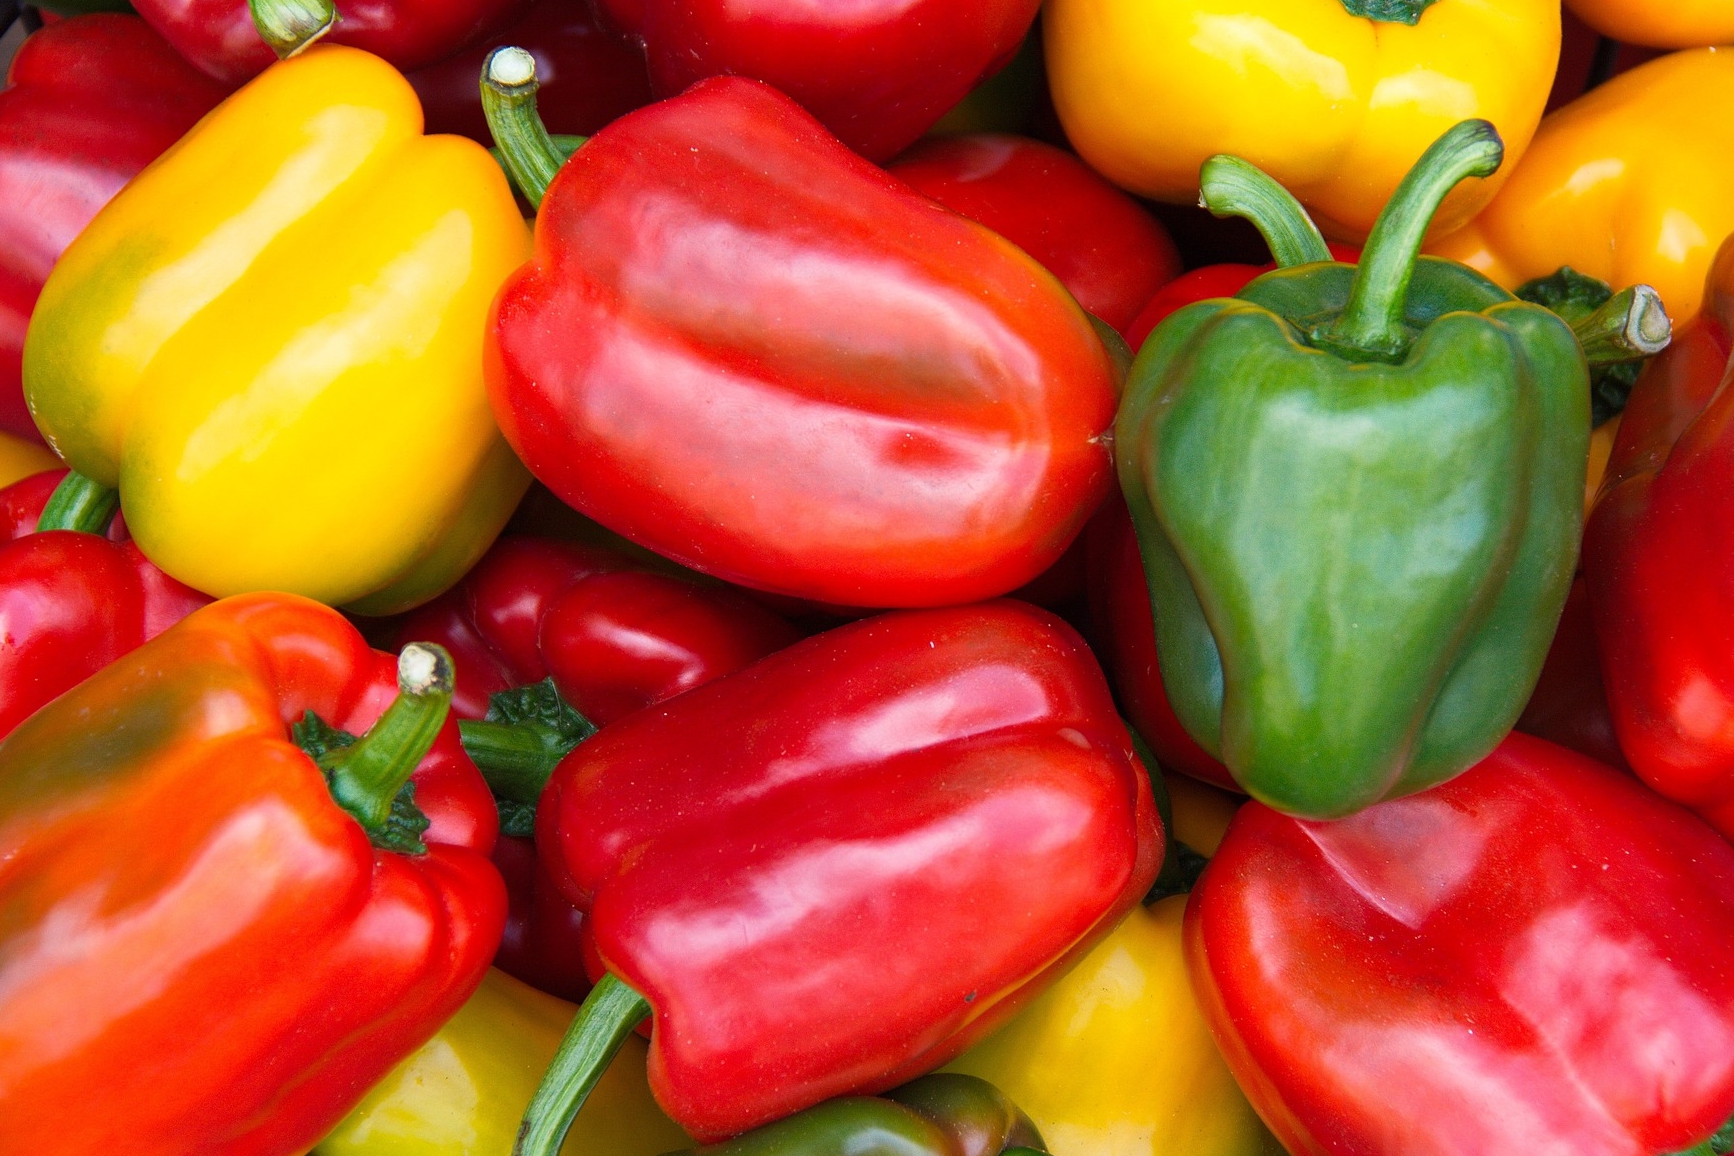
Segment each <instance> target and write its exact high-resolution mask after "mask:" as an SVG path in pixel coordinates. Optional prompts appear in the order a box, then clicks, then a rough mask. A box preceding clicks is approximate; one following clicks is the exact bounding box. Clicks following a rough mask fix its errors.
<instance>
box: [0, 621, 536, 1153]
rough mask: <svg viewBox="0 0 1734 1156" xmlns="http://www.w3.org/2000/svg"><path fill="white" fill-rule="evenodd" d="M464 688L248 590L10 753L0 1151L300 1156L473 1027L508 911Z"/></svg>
mask: <svg viewBox="0 0 1734 1156" xmlns="http://www.w3.org/2000/svg"><path fill="white" fill-rule="evenodd" d="M394 669H395V670H396V673H397V677H396V678H395V680H394V678H393V671H394ZM450 677H451V672H450V665H449V660H447V659H446V658H445V657H444V656H443V655H441V654H440V653H439V652H438V651H437V649H435V648H429V647H421V648H411V649H408V650H406V651H405V652H404V655H403V656H402V658H401V659H399V660H393V659H392V658H391V656H389V655H383V654H379V653H378V652H376V651H373V650H370V649H369V648H368V646H367V644H366V643H365V642H364V641H363V640H362V638H361V636H360V635H359V634H358V633H356V631H355V629H354V628H353V627H352V626H350V625H349V624H348V623H347V622H345V621H344V619H343V617H342V616H341V615H339V614H338V613H337V612H335V611H333V610H330V609H327V608H326V607H323V606H320V605H318V604H316V603H313V602H310V601H307V600H305V599H301V598H296V597H293V596H290V595H278V594H261V595H244V596H241V597H238V598H231V599H227V600H225V601H223V602H220V603H217V604H215V605H212V606H208V607H206V608H205V609H203V610H200V611H198V612H196V613H194V614H193V615H192V616H190V617H189V618H187V619H186V620H185V621H183V622H182V623H180V624H179V625H178V626H176V627H174V628H173V629H171V630H169V631H167V632H166V633H164V634H163V635H162V636H161V637H159V638H157V639H155V640H153V641H151V642H148V643H146V644H145V645H144V646H142V647H140V648H139V649H137V650H135V651H133V652H132V653H131V654H130V655H127V656H125V657H123V658H121V659H120V660H119V661H118V662H115V663H114V664H113V665H111V666H109V667H107V668H105V669H104V670H103V671H101V672H100V673H98V674H97V675H95V676H94V677H92V678H91V679H89V680H87V681H86V682H85V683H83V684H82V685H81V686H79V687H78V688H76V689H75V690H73V691H71V692H69V693H67V694H66V695H64V696H62V697H61V698H60V699H59V700H57V701H56V702H54V703H53V704H51V705H50V706H48V707H46V708H45V709H43V710H41V711H39V712H37V713H36V714H35V715H34V716H32V717H31V718H30V719H29V720H28V721H26V722H25V723H24V724H23V725H21V726H20V727H18V729H17V730H15V731H13V732H12V734H11V736H10V737H8V738H7V739H6V741H5V743H4V744H3V745H0V1040H4V1047H0V1151H4V1152H44V1153H46V1152H53V1153H55V1154H56V1156H99V1154H102V1156H107V1154H112V1153H119V1152H125V1153H127V1156H185V1154H186V1153H188V1152H201V1153H211V1154H212V1156H218V1154H221V1156H243V1154H246V1156H266V1154H273V1156H275V1154H281V1153H290V1152H300V1151H304V1150H306V1149H307V1148H308V1147H310V1146H311V1145H312V1144H314V1143H315V1142H317V1141H318V1140H319V1138H320V1137H321V1136H322V1135H324V1133H325V1132H326V1131H328V1130H329V1129H330V1128H331V1126H332V1125H334V1124H336V1123H337V1121H338V1120H339V1119H341V1118H342V1117H343V1115H344V1113H345V1112H347V1111H348V1110H349V1109H350V1108H351V1107H353V1106H354V1104H355V1102H356V1101H357V1100H359V1099H360V1097H361V1096H362V1094H363V1093H364V1092H365V1091H366V1090H367V1088H368V1086H369V1085H370V1084H372V1083H374V1082H375V1081H377V1080H378V1079H379V1078H380V1077H382V1076H383V1075H385V1073H386V1072H387V1071H389V1070H390V1068H391V1067H392V1065H393V1064H395V1063H397V1062H398V1061H400V1060H401V1059H403V1058H404V1057H405V1056H406V1055H408V1054H409V1053H410V1052H411V1051H413V1050H414V1049H415V1048H416V1047H418V1046H420V1045H421V1044H422V1043H423V1042H424V1041H426V1040H427V1038H428V1037H429V1036H431V1035H432V1034H433V1032H434V1030H435V1029H436V1028H437V1027H438V1026H439V1024H440V1023H441V1022H443V1021H444V1020H445V1018H446V1017H448V1016H449V1015H451V1014H452V1012H454V1011H456V1010H457V1008H458V1007H459V1006H460V1005H461V1004H462V1003H463V1001H464V1000H465V999H466V998H467V997H468V996H469V994H470V993H471V992H472V991H473V990H474V989H475V987H476V985H477V984H478V983H479V982H480V981H481V978H482V976H483V974H484V972H485V971H486V969H487V965H488V960H489V958H490V957H491V956H492V955H493V952H494V947H495V945H496V944H497V943H498V942H499V935H500V925H501V921H502V920H503V918H504V915H505V894H504V890H503V888H502V887H501V885H500V879H499V875H498V873H497V872H495V870H494V869H493V867H492V866H491V865H490V864H489V863H488V861H487V852H488V850H489V848H490V846H491V844H492V842H493V837H494V826H493V824H494V818H493V807H492V800H491V798H490V797H489V795H488V791H487V787H486V785H485V784H484V783H483V782H482V781H481V777H480V776H479V775H478V774H477V773H476V770H475V768H474V766H473V765H471V764H470V763H469V762H468V760H467V759H466V758H465V757H464V755H463V753H462V751H461V750H460V749H459V748H458V745H457V736H456V734H455V730H454V727H453V726H452V724H451V723H450V721H449V720H447V719H446V717H445V716H446V704H447V702H448V700H449V698H450V693H451V682H450ZM394 681H395V682H396V683H397V688H398V693H397V696H396V698H395V699H393V689H392V688H393V683H394ZM388 702H390V703H391V705H390V706H389V707H387V705H386V704H387V703H388ZM382 711H383V713H382ZM333 728H336V729H333ZM363 730H365V731H366V734H365V735H364V736H363V737H362V738H361V739H360V740H359V741H357V740H355V739H354V737H353V735H354V733H355V732H359V731H363ZM346 744H350V745H346ZM298 745H299V747H300V749H297V747H298ZM412 773H413V775H414V777H413V778H411V777H410V776H411V775H412ZM406 780H408V782H409V785H408V786H406V785H405V781H406ZM338 799H341V800H343V802H342V803H341V804H340V803H339V802H338V801H337V800H338Z"/></svg>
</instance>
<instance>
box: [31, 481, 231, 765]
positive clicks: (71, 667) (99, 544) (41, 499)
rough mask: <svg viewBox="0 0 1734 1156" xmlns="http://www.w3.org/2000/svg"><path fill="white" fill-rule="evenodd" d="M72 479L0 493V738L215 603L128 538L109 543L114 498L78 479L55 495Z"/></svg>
mask: <svg viewBox="0 0 1734 1156" xmlns="http://www.w3.org/2000/svg"><path fill="white" fill-rule="evenodd" d="M66 477H67V472H66V471H65V470H50V471H48V472H47V473H41V474H34V475H32V476H30V477H28V478H25V479H23V480H22V481H19V482H14V483H13V484H12V485H10V486H7V487H6V488H5V489H0V541H3V542H4V545H0V738H4V737H5V736H6V735H8V734H11V733H12V729H13V728H14V727H16V726H17V725H18V724H19V723H21V722H23V721H24V720H25V719H26V718H28V717H30V715H31V714H32V713H34V712H35V711H36V710H37V709H38V708H40V707H41V706H43V704H45V703H47V702H49V701H50V700H51V699H53V698H55V697H56V696H58V695H60V694H61V693H62V692H64V691H67V690H70V689H71V688H72V687H74V686H77V685H78V684H79V683H81V682H83V681H84V680H85V679H87V678H89V677H90V676H91V675H93V674H95V673H96V672H97V671H99V670H101V669H102V668H103V667H105V666H107V665H108V664H109V663H111V662H113V661H114V660H115V659H117V658H119V657H120V656H121V655H123V654H126V653H128V652H130V651H132V650H135V649H136V648H138V647H139V646H141V645H143V644H144V643H145V642H147V641H149V640H150V639H152V638H155V637H156V636H157V635H159V634H161V633H162V632H163V631H165V630H167V629H168V628H169V627H171V626H173V625H174V624H175V623H177V622H179V621H180V620H181V619H183V618H185V617H186V616H187V615H189V614H191V613H192V612H193V611H195V610H197V609H198V608H199V607H201V606H203V605H205V604H206V603H207V602H209V601H210V600H211V599H210V598H209V596H207V595H204V594H201V593H199V592H198V591H197V590H194V589H193V588H192V587H190V586H184V585H182V584H181V583H179V582H177V581H175V580H174V579H173V578H170V577H169V576H168V575H167V574H164V573H163V572H162V571H161V570H159V569H157V568H156V566H154V565H153V564H152V563H151V561H150V559H148V558H146V557H145V556H144V554H143V553H142V552H141V551H140V550H139V548H138V546H137V545H136V544H135V543H133V542H132V541H130V540H128V539H126V538H125V537H124V534H121V535H120V540H118V541H115V540H111V539H110V538H109V537H105V536H104V534H105V532H110V533H112V531H110V523H111V522H113V521H114V520H115V510H116V505H115V502H114V500H113V491H106V492H104V493H102V494H100V495H99V494H98V493H97V489H98V488H97V487H93V486H92V485H91V484H90V482H89V480H88V479H86V478H82V477H78V478H74V479H72V481H70V482H67V483H65V486H64V487H63V488H62V489H60V490H58V491H57V489H56V487H59V486H61V485H62V482H63V480H64V479H65V478H66ZM57 493H58V495H59V500H58V501H54V502H51V498H52V497H54V496H55V495H56V494H57ZM38 531H40V532H38Z"/></svg>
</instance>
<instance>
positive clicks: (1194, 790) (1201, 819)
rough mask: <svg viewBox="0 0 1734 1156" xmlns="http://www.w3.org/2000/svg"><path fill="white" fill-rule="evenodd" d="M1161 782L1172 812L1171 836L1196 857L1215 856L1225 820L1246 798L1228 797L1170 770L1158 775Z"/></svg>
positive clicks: (1219, 789) (1198, 781) (1219, 790)
mask: <svg viewBox="0 0 1734 1156" xmlns="http://www.w3.org/2000/svg"><path fill="white" fill-rule="evenodd" d="M1162 783H1163V785H1164V786H1165V787H1166V788H1167V789H1168V801H1169V806H1170V807H1171V808H1172V810H1173V817H1172V823H1171V826H1172V830H1173V835H1174V837H1175V838H1176V839H1178V840H1180V841H1181V842H1182V843H1184V844H1186V845H1187V846H1188V847H1190V848H1192V849H1193V850H1194V851H1196V852H1198V853H1199V854H1200V855H1205V856H1210V855H1214V854H1216V848H1217V847H1219V846H1221V844H1222V836H1223V835H1224V834H1226V833H1227V832H1228V823H1229V820H1231V819H1233V818H1234V813H1235V812H1236V811H1238V810H1239V809H1240V805H1241V804H1242V803H1244V802H1246V796H1245V795H1235V794H1230V793H1229V792H1227V791H1225V790H1223V789H1222V788H1221V787H1213V786H1211V785H1210V784H1209V783H1206V782H1203V781H1201V780H1199V779H1195V778H1193V777H1192V776H1191V775H1181V774H1175V773H1173V772H1170V771H1163V772H1162Z"/></svg>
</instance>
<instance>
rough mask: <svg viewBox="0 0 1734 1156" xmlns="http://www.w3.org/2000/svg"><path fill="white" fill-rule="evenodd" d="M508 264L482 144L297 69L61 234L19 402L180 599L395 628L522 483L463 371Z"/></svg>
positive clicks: (377, 77)
mask: <svg viewBox="0 0 1734 1156" xmlns="http://www.w3.org/2000/svg"><path fill="white" fill-rule="evenodd" d="M527 252H528V234H527V230H526V228H525V225H524V221H523V219H522V218H521V217H520V216H519V215H518V209H517V207H516V205H515V203H514V201H513V198H512V194H511V191H510V189H509V187H508V186H507V183H506V180H505V178H504V176H503V175H502V174H501V172H500V170H499V167H498V166H497V165H495V163H494V162H493V160H492V159H490V158H489V156H488V155H487V153H486V152H485V151H484V150H483V149H482V148H481V147H480V146H479V145H477V144H475V143H474V142H473V141H466V140H462V139H460V138H457V137H449V136H436V137H424V136H422V135H421V110H420V107H419V105H418V104H417V103H416V99H415V93H414V92H413V91H412V90H411V89H410V87H409V85H408V84H407V83H405V81H404V80H403V78H402V77H401V76H400V75H399V74H398V73H397V72H396V71H394V70H393V69H392V68H391V67H390V66H389V65H387V64H386V63H385V62H383V61H382V60H380V59H379V58H377V57H374V56H370V55H368V54H367V53H364V52H360V51H358V50H356V49H353V48H341V47H315V48H313V49H310V50H309V51H307V52H305V53H304V54H302V55H300V56H297V57H295V58H294V59H292V60H288V61H285V62H283V63H282V64H280V65H278V66H276V67H273V68H272V69H271V70H270V71H268V72H266V73H265V74H264V75H263V76H261V77H260V78H259V79H258V80H256V81H254V82H253V83H252V84H249V85H248V86H247V87H246V88H244V89H242V90H241V91H240V92H238V93H236V94H235V95H234V96H233V97H231V98H230V99H229V100H227V101H225V102H224V103H223V105H222V106H221V107H220V108H219V109H218V110H217V111H216V112H215V113H213V114H212V115H211V116H210V117H209V118H207V119H206V120H205V121H204V122H203V123H202V124H201V125H200V126H199V127H198V128H197V130H195V131H194V132H193V133H192V134H190V135H189V136H188V137H186V138H185V139H184V140H183V141H182V143H181V144H180V146H179V147H178V148H176V149H175V151H174V153H173V154H172V155H171V156H169V157H167V158H165V159H164V161H163V162H162V163H161V164H158V165H156V166H154V167H153V168H152V169H151V170H150V171H149V172H148V173H146V174H144V175H143V176H142V177H140V179H138V180H136V181H134V182H133V183H132V184H131V185H129V186H128V187H127V188H126V189H125V190H124V191H123V192H122V193H121V194H120V195H119V196H117V197H116V198H115V199H114V200H113V201H111V202H110V203H109V205H108V206H107V207H106V208H105V209H104V210H103V211H102V212H101V213H100V214H99V215H98V216H97V218H96V220H94V221H93V222H91V225H90V227H89V228H87V229H86V230H85V231H84V232H83V233H82V234H80V236H79V238H78V240H77V241H75V242H74V243H73V244H72V246H71V247H70V248H69V249H68V250H67V251H66V255H65V256H64V257H63V258H62V259H61V261H60V264H59V265H57V266H56V267H55V270H54V273H53V275H52V276H51V277H50V278H49V280H48V284H47V286H46V287H45V288H44V289H43V293H42V298H41V301H40V302H39V303H38V305H37V308H36V313H35V316H34V317H33V318H32V320H31V325H30V333H29V336H28V338H27V340H26V342H25V351H24V376H25V393H26V396H27V398H28V399H29V401H30V405H31V410H32V412H33V413H34V415H35V417H36V422H37V424H38V425H39V426H40V427H41V429H42V431H43V433H44V434H46V435H47V437H48V439H49V442H50V443H51V444H52V445H53V446H54V447H55V448H56V449H57V450H58V451H59V453H60V454H61V456H62V457H64V458H65V459H66V460H67V462H68V464H70V465H71V466H72V467H73V468H74V469H76V470H78V471H79V472H80V473H83V474H86V475H88V476H90V477H92V478H94V479H96V480H97V481H99V482H101V483H102V484H104V485H108V486H117V487H118V488H119V490H120V493H121V506H122V509H123V510H124V512H125V514H126V520H127V525H128V527H129V528H130V529H131V531H132V534H133V537H134V538H136V539H137V540H138V543H139V546H140V547H141V548H142V549H143V550H144V551H145V553H146V554H147V555H149V556H150V557H151V558H152V559H153V560H154V561H155V562H156V563H157V564H158V565H159V566H161V567H162V568H163V569H164V570H165V571H167V572H168V573H169V574H172V575H174V577H176V578H177V579H179V580H180V581H183V582H185V583H187V584H188V585H189V586H193V587H195V588H197V589H200V590H205V591H208V592H210V593H212V594H215V595H219V596H222V595H228V594H234V593H240V592H243V591H249V590H260V589H273V590H286V591H289V592H292V593H297V594H303V595H306V596H307V597H310V598H315V599H317V600H319V601H322V602H325V603H327V604H331V605H339V604H341V605H346V606H349V607H351V608H352V609H355V610H356V611H358V612H361V613H367V614H386V613H395V612H397V611H399V610H404V609H408V608H409V607H412V606H415V605H417V604H419V603H421V602H425V601H427V600H428V599H430V598H432V597H433V596H435V595H436V594H439V593H440V592H441V591H443V590H445V589H446V588H447V587H449V586H451V585H452V584H453V583H454V582H456V581H457V580H458V578H459V577H460V576H462V574H463V573H464V571H466V570H467V569H469V567H470V566H471V565H472V564H474V562H475V561H476V560H477V559H478V558H480V557H481V555H482V553H483V551H485V550H486V549H487V547H488V545H489V544H490V543H491V542H492V540H493V538H494V536H495V535H496V534H497V533H499V530H500V527H501V526H503V525H504V524H505V521H506V519H507V518H508V517H509V516H510V514H511V511H512V508H513V506H514V505H515V504H516V502H517V500H518V498H519V497H520V496H521V495H522V494H523V492H524V490H525V488H526V487H527V485H528V484H529V478H528V476H527V475H526V474H525V473H524V471H523V468H522V466H520V465H519V464H518V462H517V461H516V460H515V459H514V458H513V456H512V452H511V450H510V449H509V448H508V447H507V445H506V444H505V442H504V441H503V440H502V439H501V437H500V436H499V432H498V430H497V429H496V427H495V426H494V423H493V419H492V418H491V416H490V415H489V413H488V405H487V398H486V395H485V391H484V389H483V384H482V372H481V340H482V329H483V326H484V323H485V318H486V317H487V311H488V306H489V302H490V301H491V299H492V297H493V294H494V292H495V290H496V289H497V288H498V286H499V283H500V281H502V280H503V279H504V278H505V275H506V273H507V272H508V271H509V270H511V269H512V268H513V267H514V266H516V265H517V264H518V263H519V262H520V261H522V260H523V259H524V257H525V255H526V254H527ZM144 397H148V398H149V399H150V404H149V405H144V404H135V403H136V402H137V399H139V398H144ZM310 462H317V463H319V467H318V468H317V469H309V466H308V463H310Z"/></svg>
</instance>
